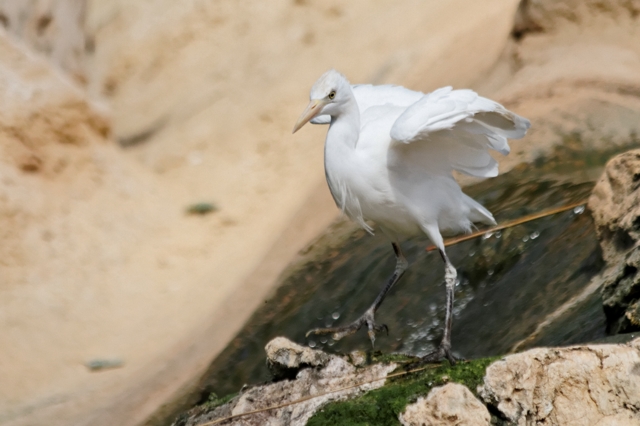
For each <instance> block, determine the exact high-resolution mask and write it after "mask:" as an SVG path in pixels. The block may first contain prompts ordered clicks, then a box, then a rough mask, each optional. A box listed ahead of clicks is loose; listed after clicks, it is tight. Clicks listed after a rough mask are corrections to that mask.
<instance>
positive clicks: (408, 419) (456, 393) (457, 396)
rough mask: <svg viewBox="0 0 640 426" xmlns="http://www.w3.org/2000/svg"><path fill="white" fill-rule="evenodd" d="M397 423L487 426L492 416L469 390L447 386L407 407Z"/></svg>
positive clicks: (457, 386) (409, 424) (405, 424)
mask: <svg viewBox="0 0 640 426" xmlns="http://www.w3.org/2000/svg"><path fill="white" fill-rule="evenodd" d="M398 419H399V420H400V423H402V424H403V425H404V426H422V425H429V426H453V425H456V426H488V425H489V422H490V421H491V416H490V415H489V410H487V407H485V406H484V405H483V404H482V403H481V402H480V401H479V400H478V399H477V398H476V397H475V396H474V395H473V394H472V393H471V391H470V390H469V389H467V387H466V386H464V385H461V384H459V383H448V384H446V385H444V386H440V387H437V388H433V389H432V390H431V392H429V395H427V397H426V398H424V397H420V398H418V400H417V401H416V402H415V403H414V404H411V405H408V406H407V408H406V409H405V411H404V413H401V414H400V415H399V416H398Z"/></svg>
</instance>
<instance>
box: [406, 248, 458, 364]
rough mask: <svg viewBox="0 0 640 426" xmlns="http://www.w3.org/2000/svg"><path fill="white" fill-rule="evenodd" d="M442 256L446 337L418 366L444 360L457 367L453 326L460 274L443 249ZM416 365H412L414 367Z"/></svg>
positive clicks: (443, 337)
mask: <svg viewBox="0 0 640 426" xmlns="http://www.w3.org/2000/svg"><path fill="white" fill-rule="evenodd" d="M440 256H442V260H444V264H445V266H444V268H445V269H444V281H445V284H446V287H447V305H446V310H445V319H444V335H443V336H442V341H441V342H440V346H439V347H438V349H436V350H435V351H433V352H431V353H428V354H427V355H425V356H423V357H422V358H421V359H420V361H419V362H418V364H426V363H430V362H439V361H441V360H443V359H445V358H446V359H448V360H449V362H450V363H451V365H455V364H456V361H457V360H458V359H457V358H456V357H454V356H453V354H452V353H451V326H452V325H453V296H454V290H455V285H456V278H457V276H458V273H457V272H456V268H454V267H453V265H452V264H451V262H450V261H449V258H448V257H447V254H446V253H445V252H444V250H443V249H440ZM414 366H415V364H413V365H412V367H414Z"/></svg>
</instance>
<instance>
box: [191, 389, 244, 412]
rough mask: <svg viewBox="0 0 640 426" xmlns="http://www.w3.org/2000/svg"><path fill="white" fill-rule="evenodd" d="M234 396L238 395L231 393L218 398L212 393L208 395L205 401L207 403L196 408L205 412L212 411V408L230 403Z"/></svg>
mask: <svg viewBox="0 0 640 426" xmlns="http://www.w3.org/2000/svg"><path fill="white" fill-rule="evenodd" d="M236 395H238V394H237V393H232V394H229V395H225V396H222V397H218V395H216V394H215V393H213V392H212V393H210V394H209V398H208V399H207V402H205V403H204V404H202V405H199V406H198V407H200V408H203V409H205V410H206V411H207V412H209V411H213V409H214V408H216V407H219V406H221V405H223V404H226V403H227V402H229V401H231V400H232V399H233V398H234V397H235V396H236Z"/></svg>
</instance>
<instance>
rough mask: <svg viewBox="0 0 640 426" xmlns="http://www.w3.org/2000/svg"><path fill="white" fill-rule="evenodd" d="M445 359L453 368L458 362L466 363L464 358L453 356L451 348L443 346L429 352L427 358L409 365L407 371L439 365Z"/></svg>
mask: <svg viewBox="0 0 640 426" xmlns="http://www.w3.org/2000/svg"><path fill="white" fill-rule="evenodd" d="M445 359H446V360H448V361H449V363H450V364H451V365H452V366H453V365H456V362H458V361H464V358H458V357H456V356H454V355H453V353H452V352H451V346H445V345H442V344H441V345H440V346H439V347H438V349H436V350H435V351H433V352H429V353H428V354H426V355H425V356H423V357H421V358H420V359H419V360H418V361H416V362H414V363H411V364H409V365H407V366H406V367H405V368H406V369H407V370H413V369H415V368H418V367H421V366H423V365H424V364H433V363H438V362H441V361H443V360H445Z"/></svg>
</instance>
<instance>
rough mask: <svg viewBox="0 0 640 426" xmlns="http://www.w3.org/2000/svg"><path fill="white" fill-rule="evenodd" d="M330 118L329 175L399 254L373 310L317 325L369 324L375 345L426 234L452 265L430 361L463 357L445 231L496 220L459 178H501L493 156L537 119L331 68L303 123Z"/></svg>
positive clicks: (451, 93) (355, 215)
mask: <svg viewBox="0 0 640 426" xmlns="http://www.w3.org/2000/svg"><path fill="white" fill-rule="evenodd" d="M308 122H311V123H312V124H329V129H328V131H327V136H326V139H325V145H324V167H325V176H326V180H327V184H328V186H329V190H330V192H331V195H332V196H333V199H334V201H335V203H336V205H337V206H338V208H339V209H340V210H341V211H342V212H343V213H344V214H345V215H346V216H347V217H349V218H350V219H351V220H353V221H355V222H356V223H357V224H359V225H360V226H361V227H362V228H363V229H365V230H366V231H367V232H369V233H373V230H374V229H373V227H372V226H371V225H370V224H371V223H373V224H374V226H375V227H376V228H377V229H379V230H380V231H381V232H382V233H383V234H384V235H386V236H387V237H388V238H389V240H390V241H391V246H392V248H393V252H394V254H395V257H396V266H395V270H394V272H393V274H392V276H391V278H390V279H389V280H388V281H387V282H386V283H385V285H384V286H383V288H382V290H381V291H380V293H379V294H378V296H377V297H376V299H375V300H374V301H373V303H372V304H371V306H370V307H369V308H368V309H367V310H366V311H365V312H364V313H363V314H362V315H361V316H360V317H359V318H358V319H356V320H355V321H353V322H351V323H350V324H347V325H344V326H339V327H329V328H314V329H312V330H310V331H309V332H308V333H307V336H309V335H310V334H331V335H332V338H333V339H334V340H339V339H342V338H343V337H346V336H348V335H351V334H353V333H355V332H357V331H358V330H360V329H361V328H362V327H363V326H365V325H366V328H367V333H368V336H369V338H370V340H371V344H372V345H373V344H374V343H375V338H376V334H378V333H380V332H382V331H386V332H387V333H388V328H387V327H386V325H381V324H378V323H376V321H375V314H376V311H377V310H378V308H379V307H380V305H381V304H382V302H383V301H384V299H385V296H386V295H387V293H388V291H389V290H390V289H391V288H392V287H393V286H394V285H395V284H396V283H397V282H398V281H399V280H400V278H401V277H402V276H403V274H404V273H405V271H406V270H407V268H408V266H409V263H408V261H407V259H406V257H405V255H404V253H403V251H402V248H401V241H402V239H403V238H407V237H412V236H417V235H421V236H426V237H427V238H428V239H429V240H430V241H431V243H432V244H433V245H434V246H435V247H437V249H438V251H439V253H440V256H441V258H442V260H443V262H444V269H445V275H444V279H445V284H446V285H445V287H446V306H445V321H444V332H443V337H442V340H441V342H440V344H439V345H438V347H437V348H436V349H435V350H434V351H432V352H430V353H428V354H426V355H425V356H423V357H422V361H423V362H439V361H442V360H444V359H447V360H448V361H449V362H450V363H451V364H452V365H453V364H455V363H456V361H457V360H458V358H457V357H456V356H454V354H453V351H452V347H451V328H452V310H453V302H454V288H455V284H456V279H457V271H456V268H455V267H454V266H453V264H452V263H451V261H450V260H449V258H448V256H447V254H446V251H445V245H444V240H443V235H450V234H459V233H466V232H470V230H471V229H472V227H473V226H474V224H475V223H481V224H486V225H495V224H496V221H495V219H494V217H493V215H492V214H491V212H489V210H487V209H486V208H485V207H483V206H482V205H481V204H480V203H478V202H477V201H475V200H474V199H472V198H471V197H469V196H468V195H466V194H465V193H463V192H462V189H461V188H460V185H459V184H458V182H457V181H456V180H455V178H454V176H453V171H454V170H455V171H458V172H461V173H463V174H467V175H470V176H474V177H480V178H489V177H494V176H497V175H498V163H497V161H496V160H495V159H494V158H493V157H492V156H491V155H490V151H497V152H499V153H501V154H503V155H507V154H509V152H510V147H509V143H508V139H520V138H522V137H524V136H525V134H526V132H527V130H528V129H529V128H530V126H531V124H530V122H529V120H527V119H526V118H523V117H521V116H519V115H517V114H515V113H513V112H511V111H509V110H507V109H506V108H504V107H503V106H502V105H500V104H499V103H497V102H495V101H492V100H490V99H487V98H484V97H482V96H480V95H478V94H477V93H476V92H474V91H472V90H469V89H458V90H454V89H453V88H452V87H450V86H448V87H442V88H439V89H437V90H434V91H432V92H429V93H422V92H419V91H413V90H410V89H407V88H404V87H402V86H397V85H371V84H358V85H351V84H350V83H349V81H348V80H347V78H346V77H345V76H344V75H343V74H341V73H340V72H338V71H336V70H335V69H331V70H329V71H327V72H325V73H324V74H323V75H322V76H321V77H320V78H319V79H318V80H317V81H316V82H315V84H314V85H313V86H312V88H311V92H310V102H309V104H308V106H307V107H306V109H305V110H304V111H303V113H302V114H301V115H300V118H299V119H298V121H297V122H296V123H295V126H294V128H293V133H296V132H297V131H298V130H300V128H301V127H302V126H304V125H305V124H306V123H308Z"/></svg>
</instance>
